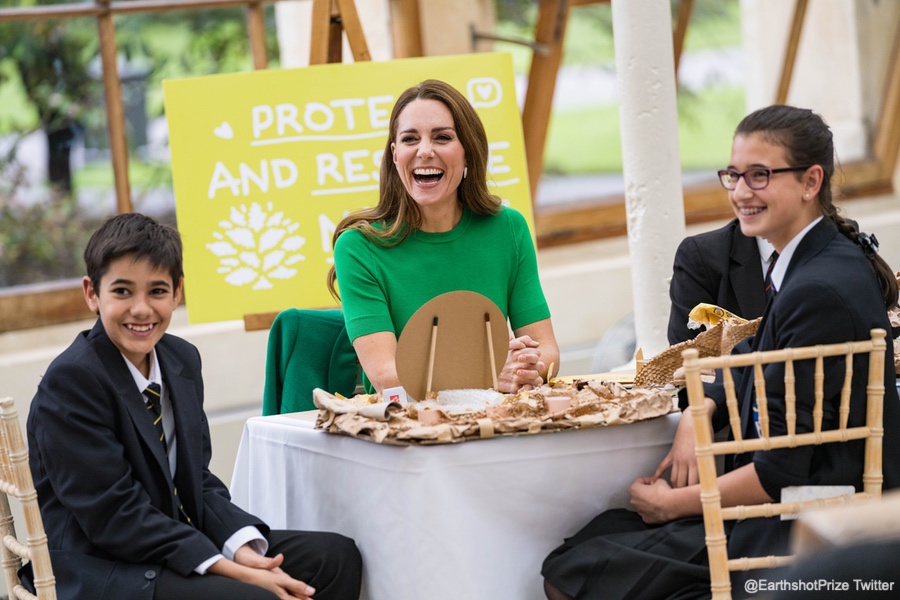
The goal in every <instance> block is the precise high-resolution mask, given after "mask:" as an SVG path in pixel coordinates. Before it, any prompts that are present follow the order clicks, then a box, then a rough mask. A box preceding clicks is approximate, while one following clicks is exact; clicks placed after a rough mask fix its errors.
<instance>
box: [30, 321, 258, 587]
mask: <svg viewBox="0 0 900 600" xmlns="http://www.w3.org/2000/svg"><path fill="white" fill-rule="evenodd" d="M156 352H157V357H158V359H159V363H160V370H161V373H162V377H163V381H164V384H165V386H166V388H167V390H168V393H169V397H170V398H171V400H172V406H173V411H174V414H175V427H176V439H177V441H178V446H177V468H176V474H175V482H173V480H172V477H171V475H170V473H169V468H168V459H167V458H166V455H165V451H164V449H163V446H162V444H160V442H159V438H158V435H157V434H156V432H155V430H154V427H153V425H152V423H151V420H150V418H149V415H148V413H147V410H146V407H145V404H144V400H143V396H142V394H141V392H140V391H139V390H138V389H137V387H136V386H135V385H134V379H133V378H132V376H131V373H130V372H129V370H128V367H127V366H126V364H125V358H124V357H123V356H122V354H121V353H120V352H119V350H118V349H117V348H116V347H115V346H114V345H113V343H112V342H111V341H110V339H109V337H108V336H107V335H106V332H105V331H104V329H103V325H102V323H101V322H100V321H99V320H98V321H97V323H96V325H94V328H93V329H92V330H91V331H89V332H88V331H85V332H82V333H81V334H79V335H78V337H77V338H76V339H75V341H74V342H73V343H72V345H71V346H69V348H68V349H67V350H65V351H64V352H63V353H62V354H61V355H60V356H59V357H57V358H56V359H55V360H54V361H53V362H52V363H51V365H50V367H49V368H48V369H47V372H46V374H45V375H44V377H43V379H42V381H41V383H40V385H39V386H38V392H37V395H36V396H35V398H34V401H33V402H32V405H31V411H30V413H29V415H28V427H27V428H28V446H29V452H30V457H29V462H30V465H31V472H32V474H33V476H34V481H35V487H36V489H37V492H38V500H39V502H40V505H41V514H42V516H43V519H44V526H45V528H46V530H47V535H48V538H49V544H50V549H51V552H52V558H53V568H54V571H55V574H56V577H57V585H58V586H59V590H58V595H59V597H60V598H61V599H62V598H82V599H84V598H92V599H105V598H110V599H113V598H115V599H121V598H129V599H144V598H146V599H147V600H150V599H152V597H153V588H154V579H155V578H156V576H157V575H158V573H159V570H160V568H161V567H162V566H166V567H168V568H170V569H172V570H173V571H176V572H177V573H180V574H182V575H187V574H189V573H190V572H191V571H192V570H193V569H194V568H195V567H197V566H198V564H199V563H200V562H202V561H203V560H205V559H207V558H209V557H211V556H213V555H214V554H216V553H218V552H220V551H221V548H222V545H223V544H224V542H225V541H226V540H227V539H228V538H229V537H230V536H231V535H232V534H233V533H235V532H236V531H237V530H238V529H240V528H241V527H244V526H248V525H252V526H256V527H257V528H259V529H260V531H261V532H262V533H263V535H266V534H267V533H268V528H267V527H266V525H265V524H264V523H262V522H261V521H260V520H259V519H257V518H256V517H254V516H252V515H249V514H247V513H246V512H244V511H243V510H241V509H239V508H238V507H236V506H235V505H234V504H232V503H231V500H230V496H229V494H228V490H227V488H226V487H225V485H224V484H223V483H222V481H220V480H219V479H218V478H217V477H215V476H214V475H213V474H212V473H210V472H209V468H208V467H209V460H210V455H211V447H210V439H209V427H208V425H207V421H206V416H205V414H204V412H203V381H202V378H201V374H200V355H199V353H198V352H197V349H196V348H195V347H194V346H193V345H191V344H189V343H188V342H186V341H184V340H182V339H180V338H177V337H175V336H172V335H168V334H166V335H164V336H163V338H162V339H161V340H160V342H159V343H158V344H157V346H156ZM176 483H177V488H178V497H179V498H180V499H181V501H182V503H183V505H184V508H185V510H186V512H187V514H188V515H189V516H190V517H191V520H192V522H193V526H192V525H187V524H184V523H182V522H181V521H179V518H178V508H177V504H176V500H175V495H174V490H173V485H174V484H176Z"/></svg>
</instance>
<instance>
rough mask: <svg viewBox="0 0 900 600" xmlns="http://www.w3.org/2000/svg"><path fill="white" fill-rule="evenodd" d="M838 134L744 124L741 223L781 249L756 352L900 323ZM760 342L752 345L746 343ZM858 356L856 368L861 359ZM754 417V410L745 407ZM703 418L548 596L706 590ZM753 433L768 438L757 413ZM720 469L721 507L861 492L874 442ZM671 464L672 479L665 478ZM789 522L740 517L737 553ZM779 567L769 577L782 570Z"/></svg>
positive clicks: (784, 119)
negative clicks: (789, 493)
mask: <svg viewBox="0 0 900 600" xmlns="http://www.w3.org/2000/svg"><path fill="white" fill-rule="evenodd" d="M833 174H834V147H833V143H832V135H831V131H830V129H829V128H828V126H827V125H826V124H825V122H824V121H823V120H822V118H821V117H820V116H819V115H817V114H815V113H813V112H812V111H810V110H805V109H800V108H795V107H791V106H780V105H779V106H770V107H767V108H763V109H761V110H758V111H756V112H754V113H752V114H750V115H749V116H747V117H746V118H744V120H743V121H741V123H740V124H739V125H738V127H737V130H736V131H735V135H734V141H733V143H732V149H731V162H730V164H729V166H728V167H727V168H726V169H723V170H721V171H719V178H720V181H721V183H722V185H723V187H725V188H726V189H727V190H728V191H729V194H728V196H729V200H730V202H731V206H732V209H733V210H734V214H735V216H736V217H737V218H738V220H739V222H740V226H741V231H742V232H743V233H744V235H746V236H760V237H763V238H765V239H766V240H768V241H769V242H770V243H772V244H773V245H774V246H775V249H776V250H777V251H778V253H779V257H778V259H777V261H776V263H775V266H774V267H773V269H772V272H771V281H772V287H773V289H772V291H773V293H774V295H773V297H772V299H771V300H770V301H769V304H768V306H767V308H766V312H765V314H764V316H763V320H762V323H761V325H760V328H759V331H758V332H757V335H756V336H755V338H753V339H752V340H748V341H747V342H745V344H744V346H745V347H744V351H747V350H751V351H757V350H759V351H764V350H775V349H781V348H788V347H799V346H810V345H815V344H828V343H837V342H845V341H851V340H865V339H868V338H869V336H870V333H869V332H870V330H871V329H873V328H876V327H877V328H882V329H885V330H887V331H890V325H889V323H888V319H887V314H886V308H890V307H892V306H895V305H896V304H897V281H896V279H895V277H894V275H893V272H892V271H891V269H890V267H889V266H888V265H887V264H886V263H885V262H884V260H883V259H881V258H880V257H879V256H878V254H877V250H878V245H877V241H876V240H875V237H874V236H870V235H867V234H865V233H862V232H860V231H859V230H858V229H857V228H856V226H855V224H854V223H852V222H850V221H848V220H845V219H844V218H842V217H841V216H840V215H838V213H837V210H836V208H835V206H834V204H833V200H832V193H831V180H832V176H833ZM746 345H749V346H750V347H749V348H746ZM842 360H843V359H835V361H834V362H835V364H831V365H828V364H826V369H825V370H826V380H825V416H824V422H823V429H828V428H834V427H836V425H837V422H838V404H839V400H840V386H841V384H842V380H843V367H842V366H841V367H839V368H835V367H836V366H838V365H839V363H840V361H842ZM857 362H858V364H857ZM866 363H867V360H866V357H864V356H863V357H860V358H858V359H856V360H855V361H854V375H853V381H852V396H851V413H850V421H849V422H850V426H854V425H862V424H864V423H865V398H866V392H865V387H866V376H867V367H866ZM893 365H894V359H893V346H892V344H890V343H888V344H887V349H886V352H885V372H884V385H885V394H884V429H885V437H884V457H883V465H884V487H885V488H886V489H889V488H893V487H896V486H898V485H900V443H898V439H897V436H896V435H895V434H896V432H898V431H900V401H898V398H897V389H896V386H895V375H894V367H893ZM812 369H813V365H812V364H811V361H800V362H798V364H797V365H796V375H797V376H796V381H797V399H798V404H799V406H798V409H797V413H798V418H797V432H798V433H800V432H803V431H811V430H812V419H811V409H812V402H813V389H812V387H813V378H812V376H811V372H812ZM783 373H784V371H783V366H778V365H772V366H770V367H767V369H766V371H765V374H766V393H767V396H768V399H769V403H770V404H769V411H770V418H771V430H770V431H771V433H772V435H779V434H782V433H786V426H785V424H784V416H783V415H784V401H783V398H784V380H783V379H784V378H783ZM744 375H745V376H744V377H742V378H741V379H740V383H738V385H739V387H738V388H737V389H738V390H739V397H740V400H741V402H742V403H743V404H744V405H750V404H751V403H752V401H753V386H752V381H750V380H751V379H752V373H750V372H749V371H748V372H746V373H745V374H744ZM705 391H706V393H707V396H708V397H707V399H706V402H707V406H708V407H709V408H710V411H711V414H712V415H713V416H712V419H713V426H714V428H716V429H720V428H722V427H724V426H725V425H726V424H727V423H726V421H727V410H726V409H725V407H724V393H723V390H722V389H721V386H718V385H716V384H712V385H708V386H706V389H705ZM745 412H746V411H745ZM690 420H691V417H690V415H686V416H685V417H683V418H682V419H681V423H680V425H679V427H678V431H677V433H676V436H675V441H674V443H673V446H672V449H671V450H670V452H669V454H668V455H667V456H666V457H665V459H663V462H662V463H661V464H660V465H659V468H658V469H657V472H656V473H655V474H654V475H653V476H652V477H640V478H638V479H637V480H635V482H634V483H633V484H632V486H631V488H630V490H629V491H630V494H631V505H632V507H633V508H634V511H628V510H610V511H607V512H605V513H603V514H601V515H599V516H598V517H596V518H595V519H594V520H593V521H591V522H590V523H589V524H588V525H587V526H586V527H584V528H583V529H582V530H581V531H579V532H578V533H576V534H575V535H574V536H572V537H571V538H568V539H566V540H565V542H564V543H563V544H562V545H561V546H560V547H559V548H557V549H556V550H554V551H553V552H552V553H551V554H550V555H549V556H548V557H547V559H546V560H545V562H544V565H543V569H542V574H543V576H544V578H545V585H544V587H545V591H546V594H547V598H548V599H550V600H567V599H577V600H583V599H600V598H603V599H605V600H606V599H609V600H614V599H617V598H621V599H631V598H640V599H642V600H652V599H655V598H667V599H687V598H708V597H709V595H710V589H709V570H708V562H707V556H706V546H705V542H704V529H703V519H702V516H701V515H702V507H701V503H700V486H699V485H698V476H697V469H696V459H695V458H694V434H693V430H692V426H691V422H690ZM744 437H745V438H750V437H758V434H757V432H756V430H755V427H754V425H753V423H752V420H749V423H748V424H747V427H746V431H744ZM731 458H732V460H731V461H728V462H729V463H731V464H730V470H728V472H726V473H725V474H723V475H721V476H720V477H719V486H720V488H721V491H722V505H723V506H734V505H738V504H756V503H761V502H771V501H777V500H778V499H779V498H780V495H781V489H782V488H784V487H787V486H798V485H855V486H857V487H858V488H859V487H860V486H861V479H862V471H863V442H862V441H856V442H848V443H844V444H828V445H824V446H815V447H804V448H795V449H783V450H774V451H769V452H759V453H748V454H745V455H739V456H734V457H731ZM667 471H670V476H669V481H667V480H666V479H664V478H663V477H662V475H663V474H665V472H667ZM789 528H790V521H780V520H779V518H778V517H775V518H772V519H748V520H745V521H740V522H737V523H732V524H731V530H730V533H729V542H728V543H729V554H731V555H745V556H746V555H750V556H764V555H769V554H784V553H787V552H788V543H787V542H788V533H789ZM771 574H772V572H771V571H768V572H767V574H765V575H761V576H764V577H769V578H771ZM753 576H754V575H753V572H747V573H737V574H733V575H732V592H733V593H734V594H735V596H736V597H740V596H741V594H743V593H744V589H743V581H745V580H746V579H747V578H750V577H753Z"/></svg>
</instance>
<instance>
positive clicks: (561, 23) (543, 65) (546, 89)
mask: <svg viewBox="0 0 900 600" xmlns="http://www.w3.org/2000/svg"><path fill="white" fill-rule="evenodd" d="M568 18H569V3H568V1H567V0H540V5H539V6H538V18H537V24H536V25H535V31H534V41H535V42H536V43H539V44H544V45H545V46H546V47H547V53H546V54H544V55H542V54H538V53H535V54H534V56H533V57H532V58H531V71H530V72H529V74H528V88H527V89H526V91H525V103H524V105H523V107H522V129H523V131H524V136H525V159H526V162H527V164H528V181H529V184H530V185H531V205H532V207H534V202H535V197H536V196H537V186H538V182H540V180H541V172H542V171H543V169H544V144H545V143H546V142H547V128H548V126H549V125H550V111H551V109H552V108H553V92H554V90H555V89H556V76H557V74H558V73H559V65H560V63H561V62H562V55H563V40H564V38H565V33H566V22H567V20H568Z"/></svg>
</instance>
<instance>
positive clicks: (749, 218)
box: [728, 133, 821, 252]
mask: <svg viewBox="0 0 900 600" xmlns="http://www.w3.org/2000/svg"><path fill="white" fill-rule="evenodd" d="M792 166H794V165H791V164H789V163H788V160H787V157H786V155H785V151H784V148H783V147H782V146H779V145H777V144H773V143H771V142H769V141H767V140H766V138H765V136H764V135H763V134H761V133H751V134H749V135H737V136H735V138H734V141H733V142H732V145H731V163H730V164H729V165H728V168H729V169H734V170H735V171H738V172H741V173H742V172H745V171H747V170H748V169H753V168H758V167H763V168H769V169H781V168H785V167H792ZM810 170H818V171H821V167H818V166H813V167H810V168H809V169H807V170H806V172H785V173H773V174H771V175H770V176H769V184H768V185H767V186H766V187H765V188H763V189H761V190H754V189H751V188H750V186H748V185H747V181H746V179H745V178H744V177H741V178H739V179H738V181H737V186H736V187H735V189H734V190H732V191H730V192H728V199H729V200H730V201H731V208H732V209H733V210H734V214H735V216H737V218H738V220H739V221H740V224H741V231H742V232H743V233H744V235H746V236H748V237H749V236H757V237H762V238H764V239H766V240H768V241H769V242H770V243H771V244H772V245H773V246H775V248H776V249H777V250H778V251H779V252H780V251H781V250H782V249H783V248H784V247H785V246H786V245H787V243H788V242H790V241H791V239H793V237H794V236H795V235H797V234H798V233H800V231H801V230H803V228H804V227H806V226H807V225H809V224H810V223H811V222H812V221H813V220H814V219H815V218H816V217H818V216H819V215H820V211H819V209H818V203H817V201H816V194H817V193H818V189H819V188H818V185H816V184H815V181H813V182H812V183H813V185H810V183H811V182H810V179H813V180H818V181H820V178H819V177H812V178H811V177H810ZM813 175H818V173H814V174H813Z"/></svg>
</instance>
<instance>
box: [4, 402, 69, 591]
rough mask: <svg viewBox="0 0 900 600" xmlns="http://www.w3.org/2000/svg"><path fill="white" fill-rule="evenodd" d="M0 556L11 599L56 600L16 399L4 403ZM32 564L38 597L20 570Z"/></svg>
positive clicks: (54, 580)
mask: <svg viewBox="0 0 900 600" xmlns="http://www.w3.org/2000/svg"><path fill="white" fill-rule="evenodd" d="M0 489H2V493H0V541H2V542H3V543H2V544H0V556H2V565H3V573H4V575H5V577H6V589H7V591H8V592H9V595H10V598H13V597H15V598H19V599H20V600H23V599H25V598H37V600H55V599H56V579H55V578H54V577H53V568H52V566H51V565H50V551H49V549H48V547H47V536H46V534H45V533H44V522H43V521H42V520H41V511H40V508H39V507H38V501H37V492H35V491H34V481H33V480H32V478H31V471H30V470H29V468H28V451H27V450H26V449H25V441H24V439H23V438H22V430H21V428H20V427H19V415H18V413H17V412H16V408H15V406H14V405H13V400H12V398H3V399H2V400H0ZM10 498H15V499H17V500H18V501H19V502H20V503H21V505H22V511H23V513H24V514H25V531H26V538H25V544H22V543H21V542H20V541H19V540H18V538H16V528H15V525H14V523H13V516H12V512H11V509H10V504H9V499H10ZM23 559H25V560H28V561H30V562H31V569H32V572H33V573H34V585H35V590H36V591H37V596H35V595H34V594H32V593H31V592H29V591H28V590H27V589H25V587H23V586H22V582H21V580H20V579H19V574H18V570H19V568H20V567H21V566H22V560H23Z"/></svg>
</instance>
